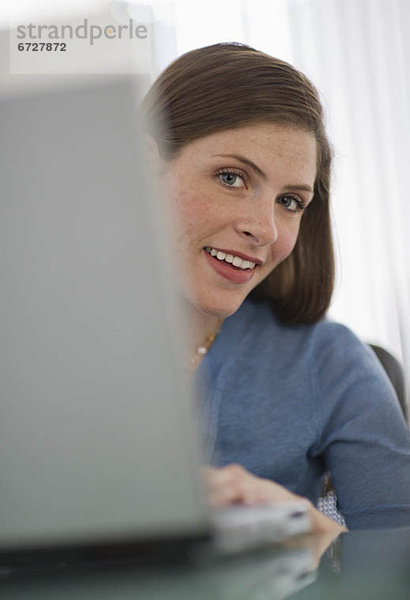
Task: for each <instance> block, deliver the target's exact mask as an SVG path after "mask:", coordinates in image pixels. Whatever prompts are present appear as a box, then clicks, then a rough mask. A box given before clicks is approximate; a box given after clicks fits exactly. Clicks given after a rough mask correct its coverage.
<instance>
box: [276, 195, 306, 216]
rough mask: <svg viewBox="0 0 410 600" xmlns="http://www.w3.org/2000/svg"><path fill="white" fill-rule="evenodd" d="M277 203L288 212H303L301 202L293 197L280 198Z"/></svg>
mask: <svg viewBox="0 0 410 600" xmlns="http://www.w3.org/2000/svg"><path fill="white" fill-rule="evenodd" d="M278 202H279V203H280V204H281V205H282V206H283V207H284V208H286V209H287V210H289V211H290V212H294V213H296V212H298V211H300V210H303V208H304V205H303V203H302V202H301V200H299V198H296V197H294V196H281V197H280V198H278Z"/></svg>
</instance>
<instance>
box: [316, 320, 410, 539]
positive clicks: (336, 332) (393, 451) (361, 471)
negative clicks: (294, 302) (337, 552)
mask: <svg viewBox="0 0 410 600" xmlns="http://www.w3.org/2000/svg"><path fill="white" fill-rule="evenodd" d="M311 372H312V378H313V383H312V386H313V390H314V401H315V402H314V406H315V409H314V410H315V420H316V426H317V428H318V429H317V431H318V432H320V433H319V434H318V443H317V445H316V448H315V449H314V454H315V455H316V456H320V457H321V458H322V459H324V462H325V465H326V469H327V470H329V471H330V472H331V475H332V481H333V485H334V487H335V491H336V495H337V500H338V509H339V511H340V512H341V513H342V514H343V516H344V518H345V521H346V524H347V526H348V527H349V528H350V529H374V528H390V527H403V526H407V527H408V526H410V437H409V430H408V428H407V425H406V423H405V420H404V417H403V414H402V411H401V408H400V405H399V402H398V399H397V397H396V395H395V392H394V390H393V388H392V386H391V384H390V381H389V379H388V377H387V375H386V374H385V372H384V370H383V368H382V366H381V365H380V363H379V362H378V359H377V358H376V356H375V355H374V353H373V352H372V350H371V349H370V348H368V347H367V346H364V345H363V344H362V343H361V342H360V341H359V340H358V339H357V337H356V336H355V335H354V334H353V333H352V332H351V331H350V330H349V329H347V328H346V327H344V326H343V325H338V324H334V323H329V322H326V321H324V322H322V323H321V324H319V326H318V328H317V332H316V334H315V336H314V342H313V345H312V369H311Z"/></svg>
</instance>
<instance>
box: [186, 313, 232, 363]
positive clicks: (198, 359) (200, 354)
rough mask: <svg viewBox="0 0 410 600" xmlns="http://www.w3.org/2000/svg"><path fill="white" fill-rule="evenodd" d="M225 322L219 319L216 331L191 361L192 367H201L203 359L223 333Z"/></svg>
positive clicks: (199, 347)
mask: <svg viewBox="0 0 410 600" xmlns="http://www.w3.org/2000/svg"><path fill="white" fill-rule="evenodd" d="M223 322H224V319H218V324H217V327H216V329H215V331H213V332H212V333H210V334H209V335H208V337H207V338H206V339H205V341H204V343H203V344H202V345H201V346H198V347H197V349H196V351H195V354H194V356H192V357H191V359H190V361H189V364H190V367H193V368H195V367H197V366H198V365H199V363H200V362H201V360H202V358H203V357H204V356H205V354H206V353H207V352H208V350H209V349H210V347H211V346H212V344H213V343H214V341H215V340H216V338H217V337H218V334H219V332H220V331H221V328H222V324H223Z"/></svg>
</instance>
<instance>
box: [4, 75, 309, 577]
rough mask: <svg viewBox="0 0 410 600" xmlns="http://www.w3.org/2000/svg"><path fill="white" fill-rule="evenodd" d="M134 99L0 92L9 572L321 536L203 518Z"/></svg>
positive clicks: (51, 89)
mask: <svg viewBox="0 0 410 600" xmlns="http://www.w3.org/2000/svg"><path fill="white" fill-rule="evenodd" d="M139 97H140V93H139V88H138V82H137V80H136V78H133V77H127V76H116V77H111V78H106V77H98V78H94V79H93V80H90V79H82V80H81V79H75V80H74V79H63V80H60V79H55V80H53V81H52V82H51V83H50V82H48V83H47V85H44V86H43V85H39V84H38V81H37V83H36V85H35V86H34V85H33V86H32V87H27V85H25V86H24V89H22V90H20V91H19V90H18V89H17V88H13V89H6V90H2V91H1V92H0V182H1V187H2V190H1V197H0V202H1V207H0V247H1V252H0V566H1V565H2V564H3V565H4V564H9V563H10V564H12V563H13V559H16V560H17V561H21V560H22V557H23V558H25V559H27V560H28V561H34V560H36V558H38V557H41V560H43V559H44V560H46V561H47V560H49V559H50V558H52V557H55V556H58V555H59V553H60V552H62V553H65V554H66V555H67V556H73V555H74V554H75V553H77V554H76V555H77V556H78V555H79V554H78V553H80V556H87V557H89V556H94V557H97V558H98V557H102V556H104V557H106V556H114V557H120V558H122V557H125V556H126V555H127V554H128V555H132V556H135V553H136V551H137V549H140V550H142V552H144V548H145V549H146V548H147V547H150V548H151V549H152V547H154V546H155V547H162V548H164V547H168V548H170V549H171V552H172V553H175V551H176V550H177V549H178V548H184V549H186V548H188V547H191V545H192V544H196V543H198V542H201V541H203V540H205V539H209V537H210V536H211V535H212V536H214V539H216V540H219V541H218V543H219V545H220V547H223V548H225V549H228V550H231V549H235V548H238V547H240V545H241V543H240V540H239V538H238V531H242V533H243V532H245V534H246V535H245V537H246V538H247V539H248V541H249V539H251V538H252V535H249V532H253V533H254V534H255V536H254V539H255V541H256V540H259V541H260V540H261V539H265V541H266V534H267V531H269V528H267V527H266V524H267V523H270V524H271V531H270V533H269V535H268V538H269V540H274V539H281V536H282V537H284V536H287V535H289V534H291V533H294V532H300V531H306V530H307V529H308V528H309V523H308V519H307V515H306V514H305V513H304V511H303V510H299V507H297V506H296V507H288V508H284V509H283V510H279V509H278V510H274V509H269V507H268V508H264V509H262V508H261V509H259V512H258V510H255V511H253V512H252V511H250V512H249V511H244V513H246V516H245V517H244V518H243V515H242V513H241V510H242V509H240V508H238V507H237V508H236V511H234V513H230V515H225V516H224V517H223V518H222V520H221V516H220V515H219V516H218V517H216V518H215V517H214V516H213V515H212V514H211V513H210V511H209V510H208V507H207V505H206V501H205V497H204V492H203V489H202V485H201V478H200V472H199V468H198V466H199V464H200V463H201V449H200V446H199V443H198V436H197V433H196V423H195V406H194V402H193V401H192V399H191V398H190V395H189V394H188V391H187V389H186V387H185V385H184V381H183V377H182V376H181V372H180V369H179V364H178V357H179V356H180V354H181V353H180V349H181V343H182V342H181V339H182V334H181V327H180V321H179V319H178V315H177V305H176V301H175V298H176V295H175V291H174V289H173V287H172V281H173V277H172V268H171V264H173V263H174V262H175V261H173V260H172V256H171V257H170V256H169V253H167V251H166V247H165V246H164V245H162V244H160V243H159V242H160V241H161V240H162V239H163V238H164V237H166V236H164V230H163V224H162V223H161V219H160V216H159V213H160V212H161V195H160V194H158V192H157V191H153V190H154V188H153V186H152V183H151V182H150V181H149V178H148V175H147V168H146V165H145V163H144V160H143V158H142V154H141V151H140V149H139V138H140V136H139V129H138V123H137V109H136V107H137V103H138V100H139ZM238 511H239V512H238ZM255 519H256V520H255ZM255 523H256V524H257V526H256V527H255ZM238 525H239V526H238ZM261 531H262V532H263V535H262V536H261ZM215 532H216V538H215ZM81 552H82V554H81ZM70 553H71V554H70ZM73 553H74V554H73Z"/></svg>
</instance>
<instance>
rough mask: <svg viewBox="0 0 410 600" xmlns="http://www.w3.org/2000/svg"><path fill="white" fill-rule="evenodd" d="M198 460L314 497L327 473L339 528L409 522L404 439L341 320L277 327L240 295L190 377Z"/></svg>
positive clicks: (391, 401) (390, 404)
mask: <svg viewBox="0 0 410 600" xmlns="http://www.w3.org/2000/svg"><path fill="white" fill-rule="evenodd" d="M195 385H196V388H197V392H198V395H199V401H200V409H201V410H200V414H201V416H202V426H203V430H204V434H205V447H206V452H207V461H208V462H209V463H211V464H213V465H216V466H223V465H226V464H228V463H232V462H235V463H239V464H241V465H243V466H244V467H245V468H246V469H248V470H249V471H251V472H252V473H254V474H255V475H257V476H259V477H264V478H267V479H271V480H273V481H276V482H277V483H280V484H282V485H283V486H285V487H286V488H288V489H289V490H291V491H292V492H294V493H296V494H299V495H302V496H305V497H307V498H309V499H310V500H311V501H312V502H313V503H316V501H317V499H318V497H319V495H320V492H321V488H322V481H323V474H324V472H325V471H327V470H329V471H331V473H332V480H333V484H334V487H335V490H336V494H337V498H338V508H339V510H340V512H341V513H342V514H343V516H344V518H345V520H346V524H347V526H348V527H349V528H351V529H354V528H377V527H399V526H410V438H409V430H408V428H407V426H406V424H405V421H404V418H403V415H402V412H401V409H400V406H399V404H398V400H397V398H396V396H395V393H394V391H393V388H392V386H391V384H390V382H389V380H388V378H387V376H386V375H385V373H384V370H383V368H382V367H381V365H380V363H379V362H378V360H377V358H376V357H375V355H374V354H373V352H372V351H371V350H370V349H369V348H368V347H367V346H364V345H363V344H362V343H361V342H360V341H359V340H358V339H357V337H356V336H355V335H354V334H353V333H352V332H351V331H350V330H349V329H347V328H346V327H344V326H343V325H339V324H336V323H332V322H330V321H328V320H322V321H320V322H319V323H317V324H314V325H296V326H288V325H283V324H281V323H280V322H278V320H277V319H276V318H275V317H274V315H273V313H272V311H271V309H270V307H269V306H268V305H267V304H265V303H261V302H255V301H253V300H249V299H248V300H246V301H245V302H244V303H243V305H242V306H241V308H240V309H239V310H238V311H237V312H236V313H235V314H234V315H233V316H232V317H230V318H228V319H226V321H225V322H224V325H223V327H222V330H221V333H220V334H219V336H218V338H217V339H216V341H215V342H214V344H213V346H212V347H211V349H210V351H209V353H208V354H207V355H206V356H205V358H204V359H203V361H202V363H201V364H200V367H199V368H198V372H197V374H196V377H195Z"/></svg>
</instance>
